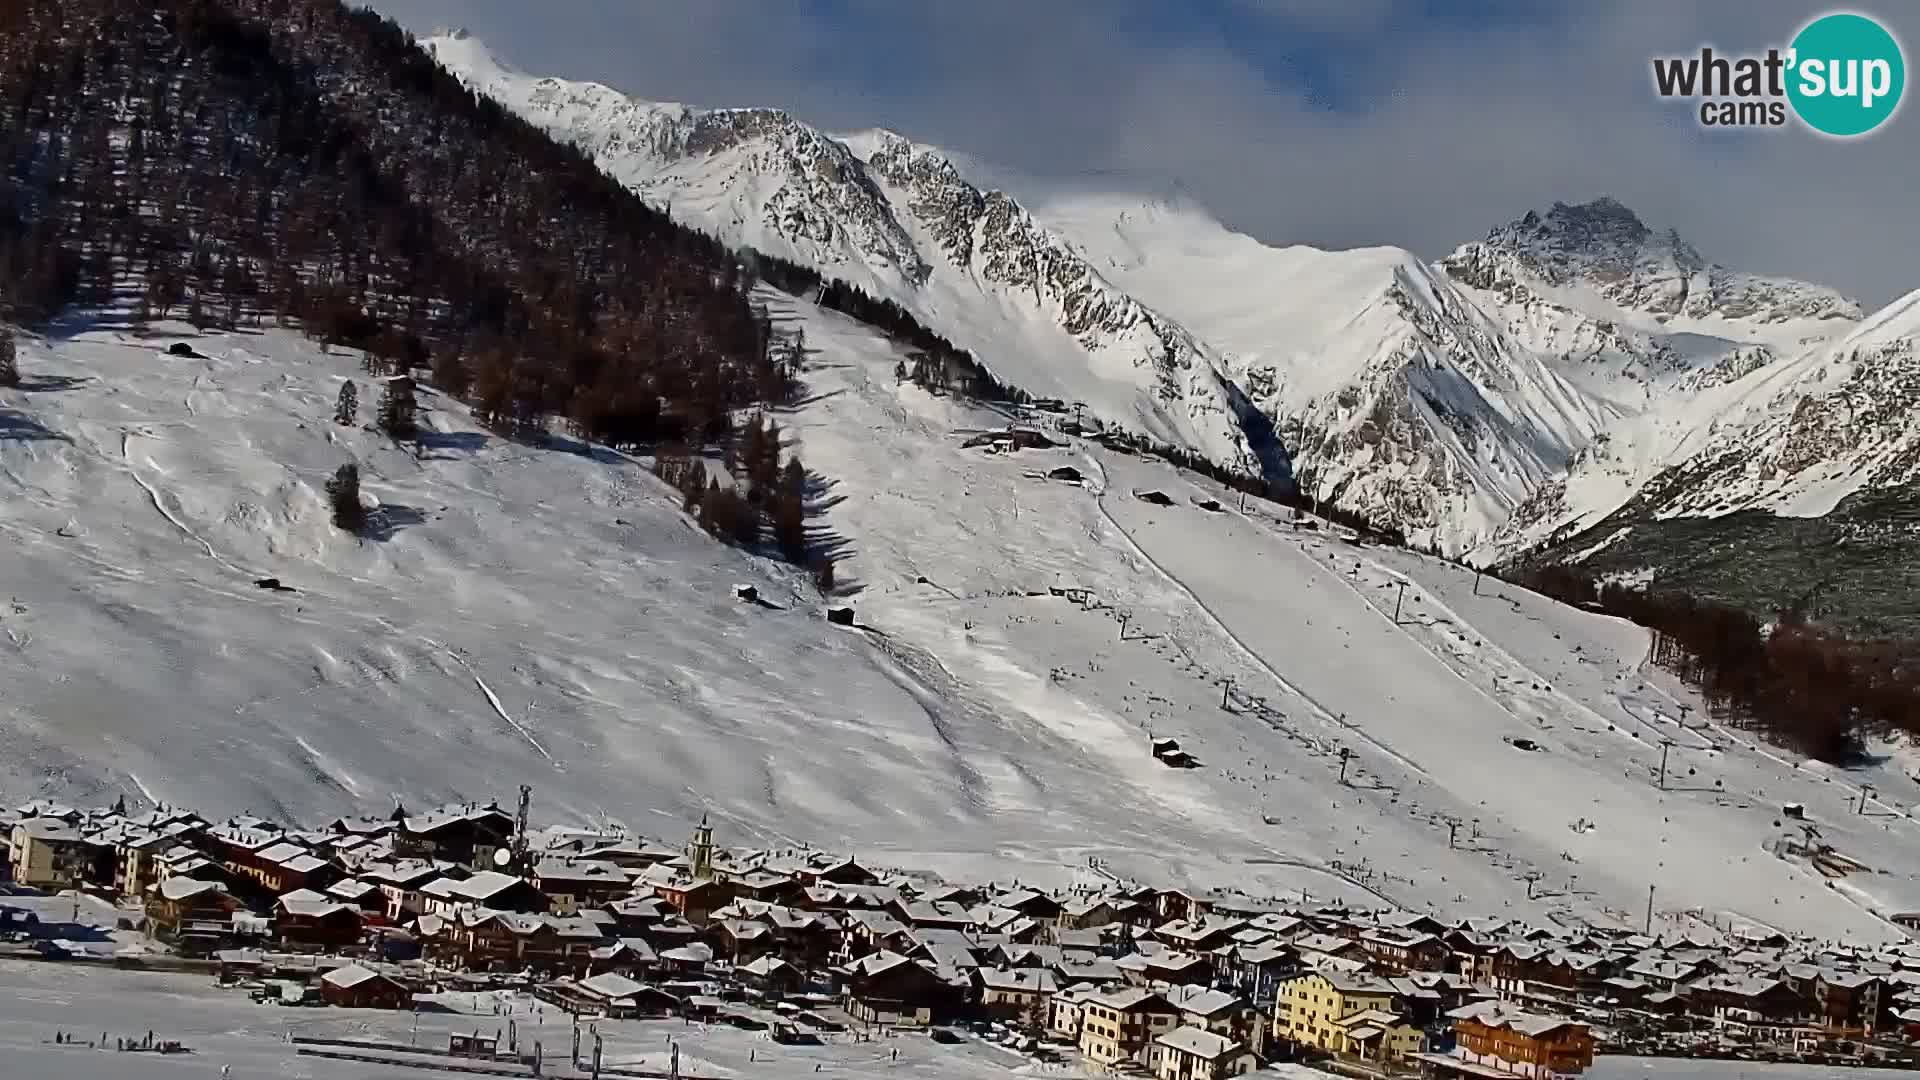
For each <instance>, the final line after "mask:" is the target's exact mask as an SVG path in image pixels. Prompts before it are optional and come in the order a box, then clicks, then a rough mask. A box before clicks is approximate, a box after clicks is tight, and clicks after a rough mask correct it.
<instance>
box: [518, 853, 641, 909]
mask: <svg viewBox="0 0 1920 1080" xmlns="http://www.w3.org/2000/svg"><path fill="white" fill-rule="evenodd" d="M533 887H534V888H535V889H537V890H539V891H540V892H541V893H543V894H545V896H546V898H547V910H548V911H550V912H552V913H553V914H555V915H572V914H574V913H575V912H577V911H579V910H580V909H581V908H587V907H598V906H600V905H601V904H605V903H608V902H611V901H614V900H618V899H619V898H621V897H623V896H625V895H627V894H628V893H629V892H630V891H632V889H633V882H632V880H631V879H630V878H628V876H627V874H626V872H625V871H624V870H622V869H621V868H620V867H618V866H616V865H614V864H613V863H610V862H599V861H596V860H588V859H583V860H572V859H567V860H544V861H542V862H540V863H538V864H536V865H535V866H534V868H533Z"/></svg>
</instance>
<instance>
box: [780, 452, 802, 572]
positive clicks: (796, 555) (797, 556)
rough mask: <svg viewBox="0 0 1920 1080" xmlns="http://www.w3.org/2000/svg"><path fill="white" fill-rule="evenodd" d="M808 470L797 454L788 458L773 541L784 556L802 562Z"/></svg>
mask: <svg viewBox="0 0 1920 1080" xmlns="http://www.w3.org/2000/svg"><path fill="white" fill-rule="evenodd" d="M806 495H807V470H806V466H804V465H802V464H800V459H799V458H797V457H793V458H788V459H787V464H786V468H784V469H782V470H781V471H780V489H779V491H778V493H777V494H776V495H775V496H774V498H773V511H772V514H773V541H774V543H775V544H777V545H779V548H780V554H781V557H783V558H785V559H786V560H787V561H788V562H791V563H794V564H796V565H797V564H799V563H801V562H802V561H803V560H805V558H806V556H807V509H806Z"/></svg>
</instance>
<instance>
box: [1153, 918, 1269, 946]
mask: <svg viewBox="0 0 1920 1080" xmlns="http://www.w3.org/2000/svg"><path fill="white" fill-rule="evenodd" d="M1245 925H1246V921H1245V920H1244V919H1235V918H1230V917H1227V916H1221V915H1200V916H1196V917H1193V918H1187V919H1176V920H1174V921H1173V922H1169V923H1165V924H1162V925H1161V926H1159V927H1158V928H1156V929H1155V930H1154V932H1153V936H1154V937H1157V938H1159V939H1160V940H1161V941H1164V942H1166V943H1167V944H1169V945H1171V946H1173V947H1175V948H1178V949H1187V950H1190V951H1194V952H1204V951H1206V950H1208V949H1215V948H1219V947H1220V946H1222V945H1225V944H1227V943H1228V939H1229V938H1230V937H1232V936H1233V933H1234V932H1235V931H1237V930H1239V929H1240V928H1241V927H1243V926H1245Z"/></svg>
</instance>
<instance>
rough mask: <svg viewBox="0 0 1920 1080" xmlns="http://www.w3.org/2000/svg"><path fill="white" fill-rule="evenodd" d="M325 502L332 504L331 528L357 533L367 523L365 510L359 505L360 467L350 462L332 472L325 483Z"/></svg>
mask: <svg viewBox="0 0 1920 1080" xmlns="http://www.w3.org/2000/svg"><path fill="white" fill-rule="evenodd" d="M327 501H328V502H329V503H331V504H333V526H334V528H336V529H343V530H345V531H347V532H359V531H360V529H361V528H362V527H363V526H365V525H366V523H367V508H366V507H364V506H361V505H360V466H358V465H355V464H354V463H352V462H348V463H346V464H345V465H342V466H340V467H339V468H338V469H335V470H334V471H333V479H331V480H328V481H327Z"/></svg>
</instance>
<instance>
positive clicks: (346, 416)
mask: <svg viewBox="0 0 1920 1080" xmlns="http://www.w3.org/2000/svg"><path fill="white" fill-rule="evenodd" d="M359 418H360V388H359V387H357V386H355V385H353V380H352V379H348V380H347V381H346V382H345V383H342V384H341V386H340V403H339V404H338V405H335V406H334V409H333V422H334V423H336V424H339V425H340V426H341V427H352V426H353V425H354V423H355V422H356V421H358V420H359Z"/></svg>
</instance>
